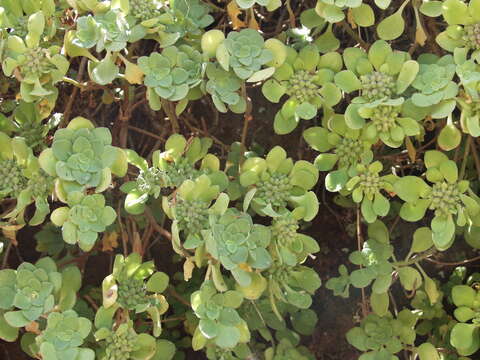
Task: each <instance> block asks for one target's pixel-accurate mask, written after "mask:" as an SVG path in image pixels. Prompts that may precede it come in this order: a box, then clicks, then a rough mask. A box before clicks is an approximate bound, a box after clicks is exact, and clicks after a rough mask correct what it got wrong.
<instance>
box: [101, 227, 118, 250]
mask: <svg viewBox="0 0 480 360" xmlns="http://www.w3.org/2000/svg"><path fill="white" fill-rule="evenodd" d="M117 247H118V233H117V232H115V231H113V232H106V233H104V234H103V237H102V251H113V249H116V248H117Z"/></svg>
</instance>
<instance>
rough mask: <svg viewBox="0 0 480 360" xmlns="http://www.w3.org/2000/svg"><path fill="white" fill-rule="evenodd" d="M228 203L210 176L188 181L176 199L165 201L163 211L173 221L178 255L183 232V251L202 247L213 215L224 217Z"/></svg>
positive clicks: (180, 188) (225, 195)
mask: <svg viewBox="0 0 480 360" xmlns="http://www.w3.org/2000/svg"><path fill="white" fill-rule="evenodd" d="M213 200H215V202H214V203H213V204H212V202H213ZM228 203H229V198H228V196H227V194H225V193H221V194H220V187H219V186H218V185H215V184H213V183H212V181H211V179H210V178H209V177H208V176H207V175H200V176H199V177H198V178H196V179H195V180H185V181H184V182H183V183H182V185H181V186H180V187H179V188H178V190H177V191H176V193H175V195H174V197H173V198H171V199H168V198H167V197H164V198H163V210H164V211H165V214H167V216H168V217H169V218H171V219H172V220H173V223H172V237H173V242H174V248H175V249H176V251H178V250H179V249H180V248H181V245H180V232H182V233H183V234H184V236H185V242H184V244H183V247H184V248H186V249H196V248H198V247H199V246H200V245H202V244H203V243H204V239H203V237H202V232H203V231H204V230H207V229H208V228H209V227H210V223H209V216H210V214H222V213H223V212H224V211H225V210H226V209H227V207H228Z"/></svg>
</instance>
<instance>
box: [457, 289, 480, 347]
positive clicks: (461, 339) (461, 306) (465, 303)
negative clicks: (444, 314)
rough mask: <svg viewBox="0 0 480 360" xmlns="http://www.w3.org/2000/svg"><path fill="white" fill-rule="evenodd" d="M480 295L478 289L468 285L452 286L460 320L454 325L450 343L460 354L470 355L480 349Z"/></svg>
mask: <svg viewBox="0 0 480 360" xmlns="http://www.w3.org/2000/svg"><path fill="white" fill-rule="evenodd" d="M479 299H480V295H479V292H478V290H476V289H474V288H472V287H470V286H468V285H463V284H462V285H456V286H454V287H453V288H452V300H453V304H454V305H455V306H456V309H455V311H454V315H455V318H456V319H457V320H458V321H459V322H458V323H456V324H455V325H454V326H453V329H452V332H451V335H450V344H451V345H452V346H453V347H454V348H455V349H456V350H457V351H458V353H459V354H460V355H463V356H469V355H472V354H474V353H475V352H477V350H478V349H480V333H479V330H478V327H477V325H476V324H477V323H478V320H479V319H478V313H479V310H480V308H479V306H478V300H479Z"/></svg>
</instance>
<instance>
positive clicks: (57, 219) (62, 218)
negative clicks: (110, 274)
mask: <svg viewBox="0 0 480 360" xmlns="http://www.w3.org/2000/svg"><path fill="white" fill-rule="evenodd" d="M67 205H68V206H63V207H60V208H57V209H55V210H54V211H53V212H52V214H51V216H50V218H51V220H52V222H53V223H54V224H55V225H56V226H61V227H62V236H63V240H64V241H65V242H66V243H67V244H72V245H74V244H77V243H78V245H79V246H80V248H81V249H82V250H84V251H89V250H91V249H92V248H93V246H94V245H95V242H96V241H97V238H98V233H100V232H103V231H105V229H106V227H107V226H109V225H111V224H112V223H113V222H114V221H115V218H116V217H117V214H116V213H115V210H114V209H113V208H112V207H110V206H106V205H105V198H104V197H103V195H101V194H93V195H84V194H82V193H81V192H79V191H72V192H70V193H68V195H67Z"/></svg>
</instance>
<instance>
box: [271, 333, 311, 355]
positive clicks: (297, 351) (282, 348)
mask: <svg viewBox="0 0 480 360" xmlns="http://www.w3.org/2000/svg"><path fill="white" fill-rule="evenodd" d="M265 359H275V360H289V359H297V360H311V359H313V357H312V355H311V354H310V352H309V351H308V350H307V349H306V348H305V347H296V346H294V345H293V344H292V343H291V340H289V339H287V338H283V339H281V340H280V342H279V343H278V344H277V346H276V347H275V348H273V347H270V348H268V349H267V350H265Z"/></svg>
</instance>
